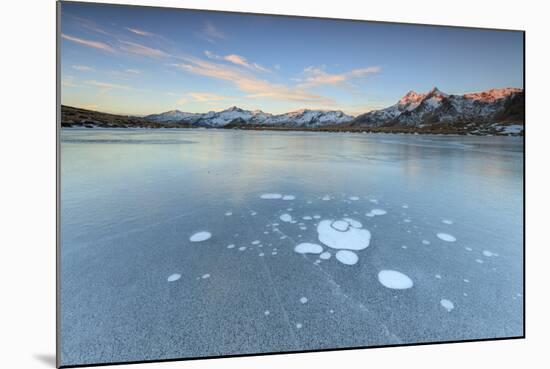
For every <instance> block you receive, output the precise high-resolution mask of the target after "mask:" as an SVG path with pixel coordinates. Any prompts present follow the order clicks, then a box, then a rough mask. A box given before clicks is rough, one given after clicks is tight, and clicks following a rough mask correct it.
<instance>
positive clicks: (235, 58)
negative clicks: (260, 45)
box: [204, 50, 271, 72]
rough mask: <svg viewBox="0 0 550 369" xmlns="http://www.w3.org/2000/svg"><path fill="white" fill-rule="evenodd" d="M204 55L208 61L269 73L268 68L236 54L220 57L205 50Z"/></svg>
mask: <svg viewBox="0 0 550 369" xmlns="http://www.w3.org/2000/svg"><path fill="white" fill-rule="evenodd" d="M204 54H205V55H206V56H207V57H208V58H210V59H216V60H225V61H228V62H230V63H233V64H235V65H239V66H241V67H244V68H248V69H251V70H256V71H260V72H271V71H270V70H269V69H268V68H266V67H264V66H262V65H260V64H258V63H251V62H249V61H248V60H247V59H246V58H245V57H244V56H240V55H237V54H229V55H225V56H221V55H217V54H214V53H213V52H211V51H208V50H206V51H205V52H204Z"/></svg>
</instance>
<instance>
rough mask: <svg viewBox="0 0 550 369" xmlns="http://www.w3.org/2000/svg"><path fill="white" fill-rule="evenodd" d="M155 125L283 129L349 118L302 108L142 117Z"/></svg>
mask: <svg viewBox="0 0 550 369" xmlns="http://www.w3.org/2000/svg"><path fill="white" fill-rule="evenodd" d="M145 118H146V119H150V120H153V121H156V122H182V123H188V124H192V125H196V126H202V127H240V126H262V125H264V126H286V127H322V126H325V125H333V124H343V123H348V122H350V121H351V120H353V117H352V116H350V115H346V114H344V113H343V112H341V111H332V110H309V109H302V110H297V111H293V112H290V113H285V114H278V115H274V114H269V113H264V112H263V111H261V110H254V111H251V110H244V109H241V108H238V107H236V106H233V107H231V108H229V109H226V110H222V111H219V112H215V111H210V112H208V113H204V114H200V113H197V114H193V113H185V112H181V111H179V110H171V111H168V112H165V113H160V114H151V115H148V116H146V117H145Z"/></svg>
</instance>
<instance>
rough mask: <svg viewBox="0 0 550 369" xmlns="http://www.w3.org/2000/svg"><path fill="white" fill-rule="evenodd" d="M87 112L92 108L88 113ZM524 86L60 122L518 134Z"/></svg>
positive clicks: (74, 113)
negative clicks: (325, 105) (342, 105)
mask: <svg viewBox="0 0 550 369" xmlns="http://www.w3.org/2000/svg"><path fill="white" fill-rule="evenodd" d="M91 113H95V115H94V114H91ZM524 121H525V95H524V91H523V89H518V88H502V89H491V90H487V91H483V92H478V93H469V94H464V95H450V94H446V93H444V92H441V91H440V90H439V89H437V88H436V87H434V88H432V89H431V90H430V91H428V92H426V93H417V92H415V91H409V92H408V93H407V94H406V95H405V96H403V97H402V98H401V99H400V100H399V101H398V102H397V103H395V104H394V105H391V106H389V107H387V108H384V109H380V110H373V111H370V112H368V113H365V114H361V115H358V116H357V117H353V116H351V115H346V114H344V113H343V112H342V111H335V110H309V109H303V110H297V111H293V112H289V113H285V114H270V113H265V112H263V111H261V110H254V111H251V110H243V109H240V108H238V107H236V106H234V107H231V108H229V109H226V110H223V111H219V112H214V111H211V112H208V113H188V112H182V111H179V110H171V111H167V112H164V113H160V114H151V115H147V116H145V117H130V116H118V115H113V114H106V113H99V112H93V111H89V110H85V109H79V108H72V107H66V106H63V107H62V125H63V126H64V127H71V126H88V127H96V126H99V127H126V126H127V127H153V128H154V127H178V128H180V127H181V128H183V127H207V128H241V129H280V130H321V131H373V132H408V133H414V132H418V133H458V134H512V135H518V134H523V127H524Z"/></svg>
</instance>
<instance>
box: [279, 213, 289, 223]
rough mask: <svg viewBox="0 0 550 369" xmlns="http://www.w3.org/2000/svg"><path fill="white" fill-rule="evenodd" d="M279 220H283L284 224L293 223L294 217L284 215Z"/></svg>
mask: <svg viewBox="0 0 550 369" xmlns="http://www.w3.org/2000/svg"><path fill="white" fill-rule="evenodd" d="M279 219H281V220H282V221H283V222H287V223H288V222H291V221H292V216H291V215H290V214H283V215H281V216H280V217H279Z"/></svg>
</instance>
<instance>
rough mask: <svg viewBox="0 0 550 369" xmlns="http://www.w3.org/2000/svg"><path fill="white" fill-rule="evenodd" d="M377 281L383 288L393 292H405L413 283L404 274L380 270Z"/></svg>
mask: <svg viewBox="0 0 550 369" xmlns="http://www.w3.org/2000/svg"><path fill="white" fill-rule="evenodd" d="M378 281H380V283H382V285H383V286H384V287H387V288H391V289H394V290H405V289H407V288H411V287H412V286H413V281H412V279H410V278H409V277H408V276H406V275H405V274H403V273H401V272H398V271H396V270H382V271H380V273H378Z"/></svg>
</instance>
